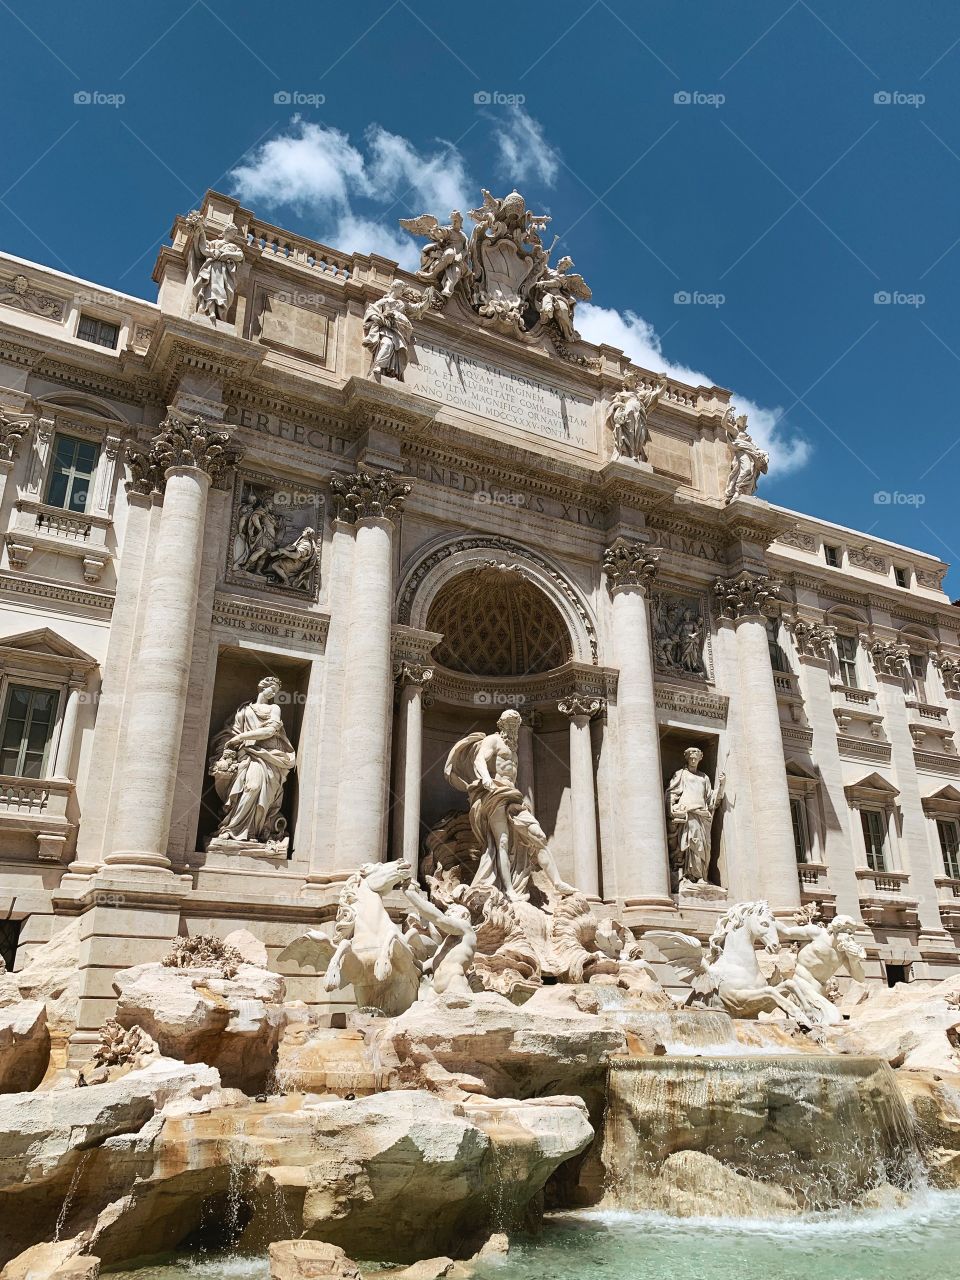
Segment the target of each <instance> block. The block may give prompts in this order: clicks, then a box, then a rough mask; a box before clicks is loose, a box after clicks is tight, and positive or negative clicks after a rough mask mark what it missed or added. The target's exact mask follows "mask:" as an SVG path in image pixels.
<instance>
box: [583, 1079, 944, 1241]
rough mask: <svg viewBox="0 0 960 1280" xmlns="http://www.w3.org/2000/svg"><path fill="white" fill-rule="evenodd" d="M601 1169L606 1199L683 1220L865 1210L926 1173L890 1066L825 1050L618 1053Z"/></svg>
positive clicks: (612, 1202)
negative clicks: (868, 1196)
mask: <svg viewBox="0 0 960 1280" xmlns="http://www.w3.org/2000/svg"><path fill="white" fill-rule="evenodd" d="M685 1152H686V1153H698V1156H697V1157H696V1158H695V1159H689V1158H684V1157H682V1156H680V1154H679V1153H685ZM603 1164H604V1169H605V1191H604V1203H605V1204H607V1205H610V1206H612V1207H619V1208H627V1209H648V1208H649V1209H665V1210H667V1211H669V1212H675V1213H678V1214H680V1215H681V1216H691V1215H694V1214H699V1213H710V1212H713V1211H715V1209H716V1208H717V1205H716V1203H715V1202H716V1199H717V1198H718V1197H719V1198H722V1199H723V1198H732V1201H733V1202H732V1203H725V1204H724V1205H723V1207H722V1210H721V1211H722V1212H725V1213H733V1214H736V1213H737V1212H738V1208H739V1210H740V1211H741V1212H743V1213H746V1214H749V1216H757V1215H759V1216H765V1214H766V1215H767V1216H782V1215H783V1214H786V1213H790V1212H802V1211H807V1210H822V1209H833V1208H838V1207H840V1206H843V1205H856V1204H858V1203H860V1202H861V1201H862V1199H863V1197H864V1194H865V1193H869V1192H871V1191H872V1190H874V1189H877V1188H883V1187H885V1186H888V1185H892V1187H894V1188H906V1187H910V1186H912V1185H914V1184H915V1182H916V1181H917V1180H918V1178H919V1177H920V1176H921V1168H922V1165H921V1161H920V1156H919V1152H918V1148H917V1141H916V1137H915V1134H914V1128H913V1122H912V1118H911V1115H910V1112H909V1110H908V1108H907V1105H906V1103H905V1101H904V1099H903V1097H902V1095H901V1094H900V1091H899V1088H898V1087H897V1082H896V1078H895V1076H894V1074H893V1072H892V1070H891V1069H890V1067H889V1065H888V1064H887V1063H886V1062H884V1061H882V1060H881V1059H879V1058H854V1057H838V1056H828V1055H820V1054H798V1055H796V1056H793V1055H791V1056H783V1055H770V1056H761V1055H757V1054H752V1055H749V1056H746V1057H744V1056H741V1055H738V1054H730V1055H725V1054H718V1055H711V1056H697V1057H691V1056H681V1055H671V1054H667V1055H661V1056H650V1057H647V1056H639V1057H633V1058H618V1059H614V1060H613V1061H612V1062H611V1064H610V1073H609V1084H608V1099H607V1110H606V1118H605V1125H604V1140H603Z"/></svg>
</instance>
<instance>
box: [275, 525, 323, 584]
mask: <svg viewBox="0 0 960 1280" xmlns="http://www.w3.org/2000/svg"><path fill="white" fill-rule="evenodd" d="M318 554H319V553H318V551H317V534H316V531H315V530H314V529H311V528H310V527H309V526H307V528H306V529H304V530H303V531H302V533H301V534H300V535H299V537H298V538H297V539H296V540H295V541H294V542H291V543H290V545H289V546H287V547H279V548H278V549H277V550H276V551H274V552H272V553H271V555H270V558H269V560H268V562H267V564H266V566H265V573H266V576H267V577H272V578H275V579H276V581H277V583H278V584H279V585H280V586H281V587H292V588H294V589H296V588H298V587H300V586H302V585H303V584H304V583H305V582H306V580H307V579H308V578H309V576H310V573H311V571H312V569H313V566H314V565H315V564H316V563H317V556H318Z"/></svg>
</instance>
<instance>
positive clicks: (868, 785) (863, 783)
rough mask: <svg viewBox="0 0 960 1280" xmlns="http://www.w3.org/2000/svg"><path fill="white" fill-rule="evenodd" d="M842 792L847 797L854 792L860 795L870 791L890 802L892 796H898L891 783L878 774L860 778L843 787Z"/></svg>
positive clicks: (869, 774)
mask: <svg viewBox="0 0 960 1280" xmlns="http://www.w3.org/2000/svg"><path fill="white" fill-rule="evenodd" d="M844 791H845V792H846V793H847V795H848V796H849V795H851V794H853V793H854V792H858V793H860V794H861V795H862V794H863V793H864V792H866V791H871V792H873V793H874V794H878V795H884V796H888V797H889V798H890V799H891V800H892V799H893V798H894V796H898V795H899V794H900V792H899V791H898V790H897V788H896V787H895V786H894V785H893V783H892V782H890V781H888V779H887V778H884V777H882V776H881V775H880V774H879V773H868V774H867V775H866V777H864V778H861V779H860V780H859V781H858V782H851V783H850V784H849V785H848V786H846V787H844Z"/></svg>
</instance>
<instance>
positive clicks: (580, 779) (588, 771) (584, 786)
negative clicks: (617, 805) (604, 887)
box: [557, 697, 603, 898]
mask: <svg viewBox="0 0 960 1280" xmlns="http://www.w3.org/2000/svg"><path fill="white" fill-rule="evenodd" d="M602 709H603V701H602V699H600V698H592V699H591V698H578V697H572V698H567V699H565V700H564V701H563V702H559V703H557V710H558V711H559V712H560V713H561V715H565V716H567V718H568V719H569V721H570V801H571V808H572V810H573V822H572V824H571V825H572V828H573V831H572V835H573V882H574V885H575V886H576V887H577V888H578V889H579V890H580V892H581V893H585V894H586V895H587V897H588V898H599V896H600V863H599V858H598V845H597V791H596V784H595V782H594V777H593V746H592V743H591V739H590V721H591V720H592V719H593V717H594V716H595V715H597V714H598V712H600V711H601V710H602Z"/></svg>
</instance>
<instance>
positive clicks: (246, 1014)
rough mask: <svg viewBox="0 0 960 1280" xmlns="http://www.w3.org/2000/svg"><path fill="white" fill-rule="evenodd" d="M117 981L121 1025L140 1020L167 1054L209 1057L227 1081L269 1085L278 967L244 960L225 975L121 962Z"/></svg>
mask: <svg viewBox="0 0 960 1280" xmlns="http://www.w3.org/2000/svg"><path fill="white" fill-rule="evenodd" d="M114 986H115V988H116V990H117V991H118V992H119V996H120V999H119V1001H118V1002H117V1014H116V1017H117V1021H118V1022H119V1023H120V1025H121V1026H124V1027H131V1026H133V1025H135V1024H136V1025H138V1026H140V1027H142V1028H143V1030H144V1031H145V1032H146V1033H147V1034H148V1035H150V1036H152V1037H153V1039H154V1040H156V1042H157V1044H158V1045H159V1046H160V1051H161V1053H163V1054H166V1055H167V1056H168V1057H171V1058H179V1059H180V1060H181V1061H182V1062H206V1063H209V1064H210V1065H211V1066H214V1067H216V1068H217V1070H218V1071H219V1072H220V1075H221V1078H222V1079H223V1082H224V1084H225V1085H227V1086H228V1087H236V1088H241V1089H245V1090H246V1091H247V1092H248V1093H257V1092H259V1091H260V1090H262V1089H263V1087H264V1085H265V1083H266V1080H267V1077H268V1075H269V1074H270V1072H271V1071H272V1069H273V1066H274V1063H275V1061H276V1051H277V1043H278V1041H279V1039H280V1033H281V1031H282V1029H283V1024H284V1011H283V997H284V984H283V979H282V978H281V977H280V975H279V974H276V973H271V972H270V971H269V970H267V969H261V968H258V967H256V966H254V965H250V964H240V965H239V966H238V967H237V969H236V972H235V973H234V975H233V976H232V977H230V978H225V977H223V976H222V975H221V974H220V973H219V972H218V971H217V970H216V969H199V968H174V967H167V966H165V965H163V964H141V965H137V966H136V967H135V968H133V969H124V970H121V972H120V973H118V974H117V975H116V977H115V978H114Z"/></svg>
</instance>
